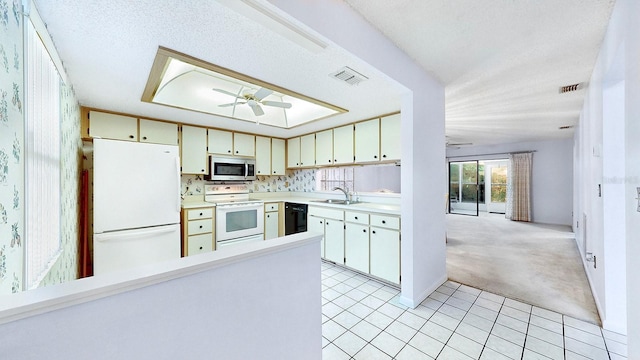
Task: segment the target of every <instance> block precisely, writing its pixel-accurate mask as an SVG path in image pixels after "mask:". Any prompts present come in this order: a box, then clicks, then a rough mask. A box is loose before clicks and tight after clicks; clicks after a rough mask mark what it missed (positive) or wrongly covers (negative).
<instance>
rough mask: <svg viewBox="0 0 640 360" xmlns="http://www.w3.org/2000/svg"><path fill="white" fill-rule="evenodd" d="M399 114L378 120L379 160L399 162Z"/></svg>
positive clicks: (400, 136)
mask: <svg viewBox="0 0 640 360" xmlns="http://www.w3.org/2000/svg"><path fill="white" fill-rule="evenodd" d="M401 140H402V134H401V133H400V114H395V115H389V116H385V117H383V118H381V119H380V157H381V158H380V160H383V161H384V160H400V154H401V147H402V146H401Z"/></svg>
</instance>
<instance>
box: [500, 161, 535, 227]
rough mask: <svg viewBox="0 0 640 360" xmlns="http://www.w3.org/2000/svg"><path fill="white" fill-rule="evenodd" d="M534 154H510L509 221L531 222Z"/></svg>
mask: <svg viewBox="0 0 640 360" xmlns="http://www.w3.org/2000/svg"><path fill="white" fill-rule="evenodd" d="M532 155H533V154H532V153H522V154H509V174H508V180H507V204H506V214H505V216H506V217H507V219H511V220H514V221H531V163H532V157H533V156H532Z"/></svg>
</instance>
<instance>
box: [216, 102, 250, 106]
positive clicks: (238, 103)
mask: <svg viewBox="0 0 640 360" xmlns="http://www.w3.org/2000/svg"><path fill="white" fill-rule="evenodd" d="M242 104H246V102H237V103H228V104H222V105H218V107H228V106H233V105H242Z"/></svg>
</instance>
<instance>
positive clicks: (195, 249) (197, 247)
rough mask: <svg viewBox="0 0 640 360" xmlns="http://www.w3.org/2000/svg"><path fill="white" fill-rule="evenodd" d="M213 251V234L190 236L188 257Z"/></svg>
mask: <svg viewBox="0 0 640 360" xmlns="http://www.w3.org/2000/svg"><path fill="white" fill-rule="evenodd" d="M209 251H213V242H212V240H211V234H201V235H194V236H189V239H188V242H187V254H186V255H187V256H191V255H197V254H203V253H206V252H209Z"/></svg>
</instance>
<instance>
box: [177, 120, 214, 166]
mask: <svg viewBox="0 0 640 360" xmlns="http://www.w3.org/2000/svg"><path fill="white" fill-rule="evenodd" d="M180 144H181V145H182V146H181V149H182V153H181V155H180V159H181V161H182V173H183V174H206V173H207V129H205V128H201V127H196V126H186V125H183V126H182V141H181V142H180Z"/></svg>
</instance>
